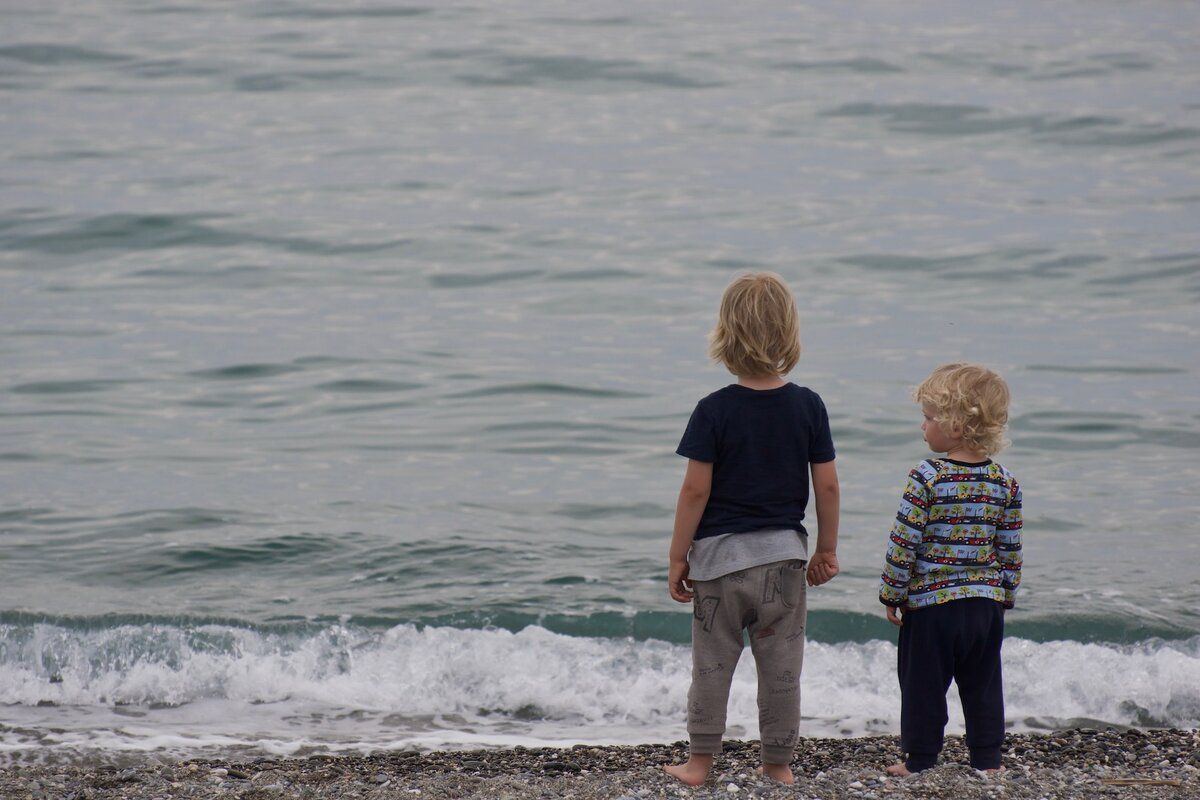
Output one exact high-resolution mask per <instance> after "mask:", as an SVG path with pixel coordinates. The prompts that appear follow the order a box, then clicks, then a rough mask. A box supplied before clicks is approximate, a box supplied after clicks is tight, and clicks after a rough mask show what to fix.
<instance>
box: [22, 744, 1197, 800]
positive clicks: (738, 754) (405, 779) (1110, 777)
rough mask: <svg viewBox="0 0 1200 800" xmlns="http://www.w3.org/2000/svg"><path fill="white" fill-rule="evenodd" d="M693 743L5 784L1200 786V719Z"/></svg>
mask: <svg viewBox="0 0 1200 800" xmlns="http://www.w3.org/2000/svg"><path fill="white" fill-rule="evenodd" d="M685 755H686V745H685V744H684V743H683V742H677V743H674V744H663V745H636V746H607V747H593V746H589V745H577V746H575V747H573V748H570V749H550V748H523V747H515V748H512V749H504V750H499V749H497V750H472V751H455V752H447V751H433V752H419V751H399V752H387V753H377V754H369V755H354V756H351V755H343V756H310V757H307V758H295V759H278V760H276V759H269V758H256V759H248V760H244V761H240V760H208V759H200V760H189V761H179V762H164V761H161V760H159V759H157V758H155V757H153V756H149V757H145V758H144V760H142V761H140V762H138V763H131V762H125V763H116V762H114V763H107V764H103V765H94V764H93V765H84V764H73V765H55V764H28V765H9V766H6V767H4V768H3V769H0V796H2V797H4V798H7V799H10V800H51V799H53V800H58V799H59V798H62V799H63V800H107V799H108V798H112V799H113V800H116V799H117V798H121V799H122V800H151V799H152V798H155V799H156V798H186V799H189V800H191V799H198V798H238V799H239V800H274V798H280V799H281V800H282V798H301V799H303V800H334V799H335V798H336V799H337V800H350V799H351V798H357V799H359V800H384V798H389V799H390V798H422V800H425V798H430V799H432V798H437V799H438V800H441V799H442V798H560V797H561V798H576V799H577V800H600V799H601V798H603V800H640V799H641V798H695V799H696V800H700V799H702V798H725V799H726V800H728V798H823V799H824V798H848V799H849V798H855V799H857V798H862V799H863V800H873V799H878V798H897V799H899V798H956V799H961V800H973V799H974V798H979V799H980V800H983V799H984V798H988V799H989V800H992V799H994V798H1022V799H1024V798H1029V799H1030V800H1041V799H1042V798H1046V799H1047V800H1050V799H1052V798H1093V797H1102V798H1173V799H1176V798H1178V799H1182V798H1200V731H1198V730H1116V729H1112V728H1109V729H1105V730H1095V729H1087V728H1079V729H1071V730H1065V731H1060V732H1056V733H1054V734H1049V735H1033V734H1010V735H1009V737H1008V742H1007V747H1006V752H1005V757H1004V760H1005V765H1006V770H1005V772H1003V773H1001V774H999V775H994V776H992V775H984V774H982V773H979V772H976V771H975V770H973V769H971V768H970V767H969V766H967V764H966V752H965V750H964V748H963V744H962V740H961V738H960V737H950V738H949V739H948V740H947V747H946V750H945V751H944V753H943V759H942V763H941V764H940V765H939V766H938V767H936V768H935V769H932V770H929V771H927V772H924V773H921V774H919V775H915V776H912V777H909V778H889V777H887V776H886V775H885V773H884V768H885V767H886V766H887V765H888V764H890V763H893V762H894V761H895V760H896V759H897V757H898V756H899V751H898V740H897V738H896V737H894V736H879V737H867V738H858V739H804V740H802V741H801V743H800V745H799V747H798V748H797V753H796V759H795V761H794V763H793V771H794V772H795V774H796V784H795V785H794V786H784V785H782V784H778V783H775V782H773V781H769V780H765V779H763V778H761V777H760V776H757V775H756V774H755V767H756V766H757V764H758V746H757V743H756V742H740V741H734V742H727V743H726V749H725V752H724V753H723V754H722V755H721V756H720V757H719V758H718V760H717V764H716V767H715V769H714V771H713V774H712V775H711V776H710V778H709V780H708V782H707V783H706V784H705V785H703V786H700V787H696V788H691V787H686V786H683V785H681V784H679V783H677V782H675V781H674V780H673V779H670V778H668V777H667V776H665V775H664V774H663V773H662V772H661V769H660V768H661V765H663V764H666V763H672V762H674V761H677V760H679V759H681V758H683V757H684V756H685Z"/></svg>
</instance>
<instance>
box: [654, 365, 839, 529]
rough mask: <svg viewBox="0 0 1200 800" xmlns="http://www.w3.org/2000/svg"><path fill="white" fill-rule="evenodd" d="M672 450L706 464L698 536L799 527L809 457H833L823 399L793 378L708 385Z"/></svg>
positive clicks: (819, 460) (816, 461)
mask: <svg viewBox="0 0 1200 800" xmlns="http://www.w3.org/2000/svg"><path fill="white" fill-rule="evenodd" d="M675 452H676V453H678V454H679V455H681V456H684V457H685V458H691V459H695V460H696V461H704V462H707V463H710V464H712V465H713V479H712V492H711V493H710V494H709V497H708V505H707V506H705V508H704V514H703V515H702V516H701V518H700V525H699V527H698V528H697V530H696V538H697V539H703V538H705V537H707V536H719V535H720V534H723V533H746V532H749V531H761V530H771V529H791V530H796V531H800V532H802V533H806V532H807V531H805V529H804V525H803V520H804V509H805V507H806V506H807V505H808V470H809V464H822V463H824V462H826V461H832V460H833V459H834V450H833V436H832V435H831V434H830V432H829V415H828V413H826V411H825V404H824V403H823V402H821V398H820V396H818V395H817V393H816V392H814V391H812V390H811V389H806V388H803V387H800V386H797V385H796V384H794V383H788V384H786V385H784V386H781V387H779V388H778V389H767V390H762V391H760V390H755V389H748V388H746V387H745V386H738V385H737V384H733V385H730V386H726V387H725V388H724V389H719V390H717V391H715V392H713V393H712V394H710V395H709V396H708V397H705V398H704V399H703V400H701V401H700V402H699V403H697V404H696V410H695V411H693V412H692V418H691V419H690V420H688V425H687V429H686V430H685V431H684V433H683V439H682V441H680V442H679V447H678V448H677V449H676V450H675Z"/></svg>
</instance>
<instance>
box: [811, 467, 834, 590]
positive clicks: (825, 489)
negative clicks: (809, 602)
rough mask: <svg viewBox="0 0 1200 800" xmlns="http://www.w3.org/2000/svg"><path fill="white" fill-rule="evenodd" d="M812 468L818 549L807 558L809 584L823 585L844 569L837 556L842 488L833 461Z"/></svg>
mask: <svg viewBox="0 0 1200 800" xmlns="http://www.w3.org/2000/svg"><path fill="white" fill-rule="evenodd" d="M809 470H810V471H811V472H812V484H813V497H814V498H815V500H816V504H817V549H816V552H815V553H813V554H812V556H810V557H809V559H808V585H809V586H820V585H821V584H822V583H826V582H827V581H829V580H831V579H832V578H833V576H834V575H837V574H838V572H840V571H841V569H840V568H839V567H838V559H837V540H838V519H839V517H840V512H841V489H840V487H839V486H838V476H837V467H836V466H835V465H834V462H832V461H826V462H824V463H823V464H810V465H809Z"/></svg>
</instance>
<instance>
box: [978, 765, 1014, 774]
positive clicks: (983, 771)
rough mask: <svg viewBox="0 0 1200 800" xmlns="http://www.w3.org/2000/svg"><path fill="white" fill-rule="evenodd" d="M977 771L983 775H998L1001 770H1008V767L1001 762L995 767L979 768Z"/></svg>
mask: <svg viewBox="0 0 1200 800" xmlns="http://www.w3.org/2000/svg"><path fill="white" fill-rule="evenodd" d="M979 771H980V772H982V773H983V774H984V775H999V774H1000V773H1001V772H1008V767H1006V766H1004V765H1003V764H1001V765H1000V766H998V767H996V768H995V769H981V770H979Z"/></svg>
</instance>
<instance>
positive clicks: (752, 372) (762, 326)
mask: <svg viewBox="0 0 1200 800" xmlns="http://www.w3.org/2000/svg"><path fill="white" fill-rule="evenodd" d="M708 354H709V355H710V356H711V357H712V359H713V360H714V361H719V362H721V363H722V364H724V365H725V368H726V369H728V370H729V371H730V372H731V373H733V374H734V375H744V376H746V377H754V378H762V377H769V376H772V375H786V374H787V373H789V372H791V370H792V367H794V366H796V362H797V361H799V360H800V314H799V312H798V311H797V310H796V301H795V299H793V298H792V293H791V292H790V291H789V290H788V287H787V284H786V283H784V282H783V278H781V277H779V276H778V275H776V274H775V273H773V272H753V273H750V274H747V275H741V276H739V277H737V278H735V279H734V281H733V283H731V284H729V287H728V288H726V289H725V294H724V295H723V296H722V297H721V310H720V312H719V314H718V315H717V325H716V327H715V328H713V332H712V334H711V335H710V336H709V347H708Z"/></svg>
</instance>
